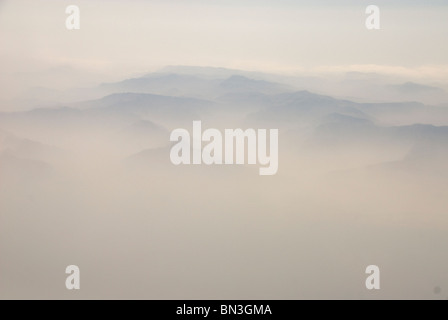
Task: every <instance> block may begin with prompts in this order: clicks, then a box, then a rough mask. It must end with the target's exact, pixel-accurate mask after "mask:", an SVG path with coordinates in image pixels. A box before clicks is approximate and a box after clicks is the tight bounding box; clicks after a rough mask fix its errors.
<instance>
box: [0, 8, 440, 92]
mask: <svg viewBox="0 0 448 320" xmlns="http://www.w3.org/2000/svg"><path fill="white" fill-rule="evenodd" d="M444 2H445V3H446V1H384V0H382V1H373V2H371V1H359V0H358V1H353V0H352V1H348V0H344V1H329V0H320V1H319V0H318V1H296V0H294V1H293V0H280V1H278V0H272V1H271V0H263V1H251V0H246V1H244V0H241V1H240V0H239V1H233V0H231V1H205V0H194V1H180V0H175V1H118V0H114V1H98V0H88V1H79V0H76V1H75V0H71V1H61V0H40V1H21V0H14V1H1V2H0V68H1V70H2V79H1V80H0V85H2V86H4V88H8V86H9V87H11V89H12V88H13V87H14V86H15V85H17V84H23V85H25V83H27V82H30V85H35V84H34V83H33V81H32V80H31V79H33V75H35V74H36V73H39V74H51V76H49V78H54V77H53V73H56V74H58V75H59V76H61V77H63V78H64V79H60V81H57V82H58V83H59V84H64V83H66V84H67V85H73V84H76V85H83V84H85V85H89V84H90V82H95V81H96V80H98V81H101V80H102V79H103V78H104V79H106V78H116V79H119V78H120V77H123V76H126V75H131V74H136V73H145V72H148V71H152V70H156V69H158V68H160V67H163V66H166V65H200V66H217V67H229V68H238V69H246V70H257V71H267V72H288V73H294V72H296V73H300V72H313V71H318V72H326V71H332V72H333V71H338V72H339V71H353V70H359V71H368V72H371V71H374V72H375V71H381V72H401V73H404V74H406V73H411V74H414V75H415V74H417V75H418V74H422V75H425V76H430V77H434V78H445V79H446V76H447V75H448V44H447V41H446V39H448V5H444V4H443V3H444ZM71 4H76V5H78V6H79V8H80V10H81V29H80V30H72V31H69V30H67V29H66V27H65V19H66V17H67V14H66V13H65V8H66V7H67V6H68V5H71ZM369 4H376V5H378V6H379V7H380V9H381V30H367V29H366V27H365V19H366V17H367V15H366V14H365V8H366V7H367V5H369ZM69 70H70V72H71V73H70V72H69ZM39 79H44V80H42V81H40V82H43V83H41V84H42V85H44V84H45V81H46V80H45V79H47V78H45V77H43V78H42V77H39ZM71 80H73V81H71ZM48 81H50V80H48ZM89 81H90V82H89Z"/></svg>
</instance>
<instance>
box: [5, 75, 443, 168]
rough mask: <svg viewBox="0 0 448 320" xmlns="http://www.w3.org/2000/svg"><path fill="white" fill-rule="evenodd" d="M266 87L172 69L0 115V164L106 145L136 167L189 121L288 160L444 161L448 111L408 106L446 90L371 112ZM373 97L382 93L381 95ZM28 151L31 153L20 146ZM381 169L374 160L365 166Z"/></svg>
mask: <svg viewBox="0 0 448 320" xmlns="http://www.w3.org/2000/svg"><path fill="white" fill-rule="evenodd" d="M356 76H357V77H358V78H361V80H363V81H364V82H365V81H366V80H365V78H366V77H364V78H363V77H361V76H360V75H353V74H349V75H348V76H347V79H345V81H343V83H351V84H354V83H355V82H354V81H353V78H354V77H355V78H356ZM263 78H266V76H264V75H263V74H260V73H249V72H244V71H238V70H229V69H216V68H195V67H168V68H165V69H164V70H162V72H160V73H152V74H148V75H144V76H142V77H137V78H131V79H126V80H123V81H120V82H115V83H104V84H101V85H99V86H98V87H95V88H88V89H74V90H69V91H67V92H65V95H66V96H69V95H73V94H76V93H79V95H80V96H98V97H99V98H96V99H90V100H86V101H80V102H69V103H65V104H64V105H59V106H51V107H39V108H34V109H31V110H29V111H23V112H10V113H1V114H0V127H1V129H2V141H3V143H2V145H1V154H2V157H8V159H11V157H17V159H26V160H36V161H42V160H45V157H42V156H39V157H36V150H39V152H37V153H42V154H45V153H46V152H48V150H47V149H53V148H58V149H60V150H64V149H72V144H73V146H76V147H79V148H81V149H83V145H85V144H88V143H87V142H89V143H91V142H92V141H97V142H98V143H99V142H100V141H101V143H100V144H99V148H100V149H101V147H100V146H106V145H107V147H108V149H110V151H111V152H112V153H113V154H114V155H117V156H118V157H120V158H135V156H141V155H142V154H146V155H150V154H154V153H157V152H164V151H161V150H163V149H164V148H165V149H166V148H168V147H169V145H170V144H169V132H170V131H171V130H172V129H174V128H176V127H179V126H183V127H189V126H190V125H191V122H192V121H193V120H203V123H204V124H205V125H208V126H210V127H219V128H237V127H241V128H243V129H244V128H249V127H254V128H278V129H280V132H281V140H282V141H283V143H285V145H287V150H288V151H291V152H294V151H297V153H298V154H300V153H302V154H308V153H310V152H311V150H313V152H316V150H317V149H319V148H320V149H323V150H327V151H329V152H330V150H339V151H343V150H344V148H346V149H350V150H352V151H355V152H356V151H357V150H361V149H363V150H364V149H365V148H367V147H372V148H374V149H373V151H372V150H370V151H372V153H373V155H374V154H375V153H376V152H377V151H378V149H376V148H381V149H383V151H384V150H391V149H394V148H397V149H396V150H400V152H398V151H391V152H392V154H393V156H391V157H385V158H387V160H388V161H387V162H390V161H405V162H406V163H408V162H412V161H414V160H415V161H417V159H418V161H423V160H422V159H427V160H428V161H430V159H432V160H431V161H433V160H435V159H439V158H440V157H443V156H444V155H445V153H446V152H445V149H446V144H447V141H448V139H447V138H448V108H446V107H444V106H443V105H438V106H434V105H427V104H424V103H422V102H417V101H413V100H411V98H415V97H417V96H419V95H421V94H435V95H438V96H444V95H445V96H446V95H447V94H446V92H445V91H444V90H442V89H439V88H435V87H430V86H424V85H418V84H415V83H410V82H408V83H403V84H399V85H398V84H397V85H390V84H384V85H383V90H384V92H386V91H387V90H389V91H396V92H397V93H399V94H400V95H401V97H402V98H403V99H404V98H405V97H406V96H408V97H409V98H410V99H409V100H404V101H403V102H371V103H369V102H356V99H355V100H350V99H347V98H336V97H331V96H329V95H325V94H317V93H313V92H310V91H309V90H301V88H300V86H302V87H303V86H304V85H305V83H306V81H307V80H308V82H309V83H310V85H311V86H312V85H313V83H315V82H316V81H317V80H316V79H313V78H306V77H303V78H294V79H291V78H285V77H283V78H282V77H277V78H278V79H279V80H283V81H285V82H287V81H288V79H289V80H291V81H290V83H288V84H285V82H284V83H280V82H273V81H267V80H263ZM271 78H273V76H271ZM374 79H375V78H374ZM313 81H314V82H313ZM372 81H373V80H372ZM361 82H362V81H361ZM323 87H325V86H324V85H323ZM374 87H375V88H376V90H377V91H378V85H376V86H374ZM39 91H44V92H45V94H44V96H48V92H49V91H50V90H47V89H46V90H43V89H35V90H34V91H33V92H34V94H36V95H37V96H38V95H39V94H38V92H39ZM59 95H63V93H61V92H59ZM102 95H104V96H102ZM53 98H56V96H53ZM62 100H64V99H62ZM363 100H365V98H364V99H363ZM37 101H39V100H38V99H37V100H36V103H37ZM83 141H84V142H83ZM31 144H34V145H33V147H30V148H29V149H31V150H30V151H29V152H27V151H26V148H24V147H23V145H31ZM356 148H360V149H356ZM18 150H19V151H18ZM404 150H407V152H405V153H403V152H404ZM66 151H69V150H66ZM342 153H343V152H342ZM378 154H383V152H378ZM398 154H400V156H398ZM380 158H381V157H380ZM8 161H9V160H8ZM8 161H2V163H3V164H5V165H6V163H8ZM150 162H152V161H149V163H150ZM380 163H381V161H380ZM375 164H378V163H376V162H375V160H374V159H372V161H371V163H370V162H369V165H375Z"/></svg>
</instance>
